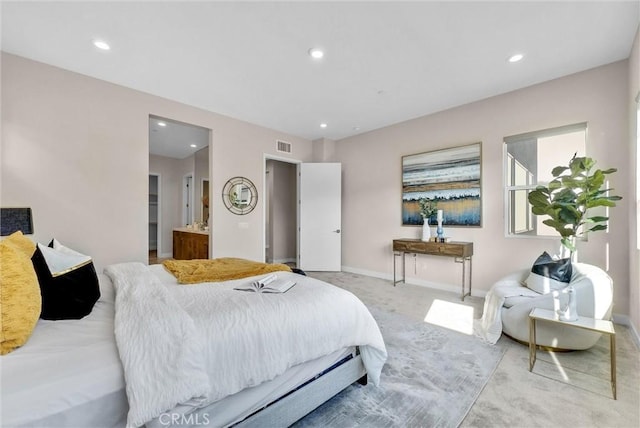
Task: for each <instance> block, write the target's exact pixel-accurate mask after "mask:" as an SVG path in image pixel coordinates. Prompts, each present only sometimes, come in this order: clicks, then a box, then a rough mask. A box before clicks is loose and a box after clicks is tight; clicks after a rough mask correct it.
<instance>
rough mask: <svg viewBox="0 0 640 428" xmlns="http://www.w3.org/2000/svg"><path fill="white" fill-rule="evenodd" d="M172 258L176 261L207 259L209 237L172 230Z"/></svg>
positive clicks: (203, 234)
mask: <svg viewBox="0 0 640 428" xmlns="http://www.w3.org/2000/svg"><path fill="white" fill-rule="evenodd" d="M173 258H174V259H176V260H192V259H208V258H209V235H208V234H205V233H198V232H182V231H179V230H174V231H173Z"/></svg>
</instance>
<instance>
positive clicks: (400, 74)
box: [1, 0, 640, 140]
mask: <svg viewBox="0 0 640 428" xmlns="http://www.w3.org/2000/svg"><path fill="white" fill-rule="evenodd" d="M639 4H640V2H639V1H637V0H636V1H628V2H612V1H603V2H597V1H588V2H582V1H571V2H535V1H534V2H504V1H502V2H483V1H472V2H433V1H431V2H415V1H414V2H362V1H360V2H301V1H300V2H150V1H143V2H94V1H85V2H64V3H61V2H52V1H47V2H11V1H3V2H2V6H1V7H2V40H1V42H2V50H4V51H6V52H9V53H13V54H16V55H20V56H23V57H27V58H31V59H34V60H36V61H41V62H45V63H48V64H52V65H55V66H58V67H61V68H65V69H68V70H72V71H75V72H78V73H82V74H85V75H89V76H93V77H96V78H98V79H103V80H106V81H109V82H113V83H116V84H120V85H123V86H126V87H130V88H134V89H137V90H140V91H144V92H147V93H151V94H155V95H158V96H161V97H165V98H169V99H173V100H176V101H179V102H183V103H185V104H189V105H192V106H196V107H199V108H203V109H206V110H210V111H214V112H216V113H220V114H223V115H227V116H231V117H234V118H237V119H241V120H245V121H248V122H252V123H255V124H259V125H262V126H265V127H268V128H272V129H276V130H278V131H282V132H286V133H289V134H293V135H296V136H299V137H303V138H307V139H317V138H322V137H324V138H328V139H332V140H340V139H342V138H345V137H348V136H351V135H354V134H359V133H363V132H367V131H370V130H373V129H377V128H380V127H383V126H387V125H391V124H394V123H398V122H402V121H405V120H408V119H411V118H414V117H419V116H423V115H427V114H430V113H434V112H437V111H441V110H444V109H448V108H451V107H455V106H458V105H462V104H466V103H469V102H473V101H477V100H480V99H483V98H487V97H490V96H494V95H498V94H501V93H505V92H509V91H512V90H515V89H519V88H522V87H526V86H530V85H533V84H536V83H539V82H543V81H546V80H549V79H553V78H557V77H561V76H565V75H568V74H571V73H575V72H578V71H582V70H586V69H589V68H593V67H597V66H600V65H603V64H608V63H611V62H615V61H618V60H622V59H625V58H628V57H629V54H630V50H631V46H632V42H633V38H634V35H635V32H636V30H637V28H638V23H639V21H640V10H639ZM96 38H101V39H104V40H105V41H107V42H108V43H109V44H110V46H111V49H110V50H109V51H101V50H99V49H97V48H95V47H94V46H93V44H92V42H93V40H95V39H96ZM312 47H320V48H322V49H324V51H325V56H324V58H322V59H321V60H314V59H312V58H311V57H310V56H309V55H308V51H309V49H310V48H312ZM514 53H522V54H524V59H523V60H522V61H520V62H517V63H509V62H508V61H507V58H509V57H510V56H511V55H512V54H514ZM321 123H326V124H327V126H326V128H321V127H320V124H321Z"/></svg>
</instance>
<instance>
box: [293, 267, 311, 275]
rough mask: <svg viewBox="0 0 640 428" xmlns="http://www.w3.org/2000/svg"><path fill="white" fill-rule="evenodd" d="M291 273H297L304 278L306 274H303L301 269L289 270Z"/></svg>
mask: <svg viewBox="0 0 640 428" xmlns="http://www.w3.org/2000/svg"><path fill="white" fill-rule="evenodd" d="M291 272H293V273H297V274H298V275H304V276H307V274H306V273H305V271H303V270H302V269H298V268H291Z"/></svg>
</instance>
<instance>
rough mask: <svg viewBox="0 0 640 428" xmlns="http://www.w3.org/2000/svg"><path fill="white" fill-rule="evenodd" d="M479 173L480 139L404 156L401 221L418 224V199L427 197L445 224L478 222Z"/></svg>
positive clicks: (420, 220)
mask: <svg viewBox="0 0 640 428" xmlns="http://www.w3.org/2000/svg"><path fill="white" fill-rule="evenodd" d="M481 177H482V143H474V144H470V145H467V146H460V147H452V148H449V149H442V150H436V151H432V152H425V153H418V154H415V155H409V156H403V157H402V225H403V226H407V225H421V224H422V223H423V219H422V216H421V215H420V206H419V205H418V201H419V200H420V199H422V198H429V199H431V200H433V201H435V202H436V205H437V209H440V210H443V212H444V221H443V224H444V226H475V227H479V226H481V225H482V223H481V217H482V200H481V185H480V180H481ZM431 224H436V219H435V216H434V218H432V219H431Z"/></svg>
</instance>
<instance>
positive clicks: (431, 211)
mask: <svg viewBox="0 0 640 428" xmlns="http://www.w3.org/2000/svg"><path fill="white" fill-rule="evenodd" d="M418 204H419V205H420V215H421V216H422V220H423V223H422V240H423V241H428V240H429V238H431V228H430V227H429V219H430V218H431V217H433V216H434V215H435V214H436V212H437V210H438V209H437V207H436V203H435V201H434V200H433V199H430V198H421V199H420V200H418Z"/></svg>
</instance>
